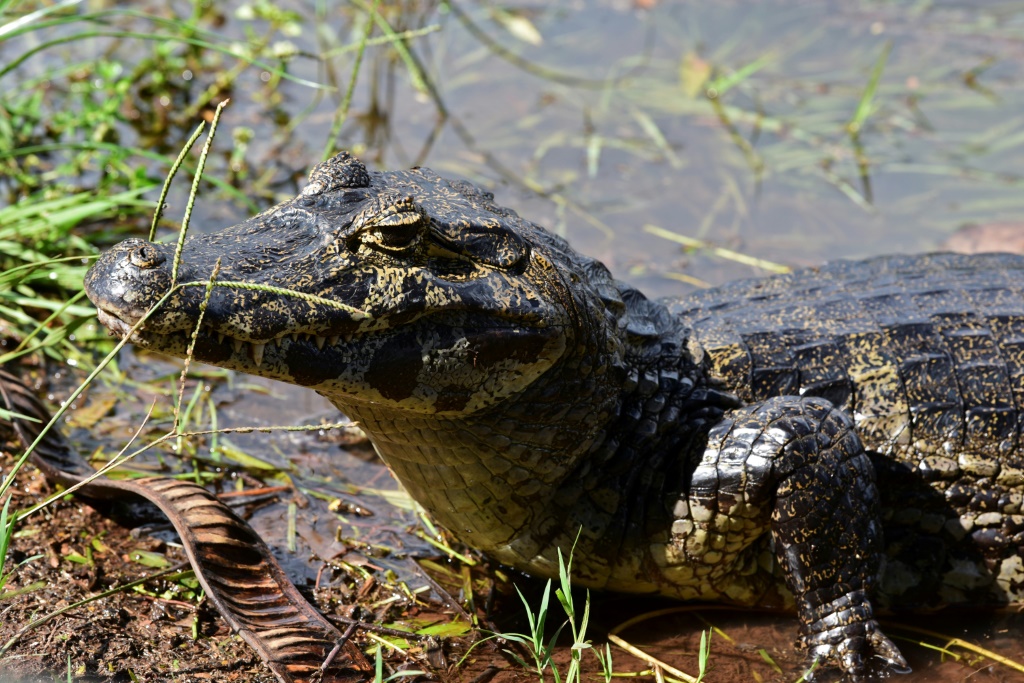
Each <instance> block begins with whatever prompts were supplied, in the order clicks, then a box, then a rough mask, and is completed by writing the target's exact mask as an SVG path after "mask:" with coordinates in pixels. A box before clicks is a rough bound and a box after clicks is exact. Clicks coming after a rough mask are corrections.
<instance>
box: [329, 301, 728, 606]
mask: <svg viewBox="0 0 1024 683" xmlns="http://www.w3.org/2000/svg"><path fill="white" fill-rule="evenodd" d="M613 322H616V323H617V322H618V321H616V320H613ZM663 322H664V323H666V324H664V325H662V326H660V329H654V328H648V329H646V330H645V333H644V334H643V335H639V334H637V333H636V332H637V331H636V330H633V331H630V330H629V329H628V328H627V326H626V325H623V324H615V325H614V326H612V325H607V326H604V327H605V328H606V331H605V332H604V334H601V335H592V338H591V339H590V340H589V341H588V342H587V343H584V344H578V345H576V347H575V349H574V350H573V351H572V352H571V353H570V354H569V355H568V356H567V357H565V358H563V359H562V360H561V361H560V362H559V363H558V364H557V365H556V366H554V367H552V368H551V369H550V370H549V371H548V372H547V373H546V374H544V375H543V376H541V377H540V378H539V379H538V380H537V381H535V382H534V383H533V384H531V385H530V386H529V387H527V388H526V389H525V390H524V391H522V392H520V393H519V394H516V395H514V396H512V397H509V398H507V399H505V400H504V401H502V402H501V403H499V404H496V405H494V406H490V407H488V408H486V409H483V410H480V411H478V412H475V413H472V414H468V415H445V414H423V413H412V412H408V411H399V410H396V409H394V408H392V407H387V406H383V405H380V404H367V403H357V402H352V401H351V400H346V398H345V397H331V396H328V398H329V399H331V400H333V401H334V402H335V404H336V405H337V406H338V407H339V408H340V409H341V410H342V411H343V412H345V413H346V414H347V415H348V416H349V417H351V418H352V419H354V420H357V421H358V422H359V423H360V425H361V426H362V428H363V429H364V430H365V431H366V433H367V434H368V435H369V436H370V439H371V441H372V442H373V444H374V446H375V447H376V449H377V452H378V453H379V454H380V456H381V457H382V458H383V459H384V461H385V462H386V463H387V464H388V466H389V467H390V468H391V470H392V471H393V473H394V474H395V476H396V477H397V478H398V479H399V481H401V482H402V484H403V486H405V488H406V489H407V491H408V492H409V494H410V495H411V496H412V497H413V498H414V499H416V500H417V501H418V502H419V503H420V504H421V505H423V507H424V508H425V509H426V510H427V511H428V512H430V514H431V515H432V516H433V517H434V518H435V519H436V520H437V521H438V522H440V523H441V524H442V525H444V526H445V527H447V528H448V529H450V530H451V531H453V532H454V533H455V534H456V535H457V536H459V537H460V538H461V540H463V541H464V542H466V543H467V544H469V545H471V546H473V547H475V548H479V549H481V550H483V551H484V552H486V553H488V554H489V555H491V556H492V557H494V558H496V559H498V560H500V561H502V562H505V563H507V564H510V565H512V566H514V567H517V568H519V569H523V570H529V571H530V572H532V573H540V574H542V575H543V574H547V575H557V567H558V565H557V554H556V551H555V548H559V547H560V548H562V550H563V553H567V552H568V551H569V549H570V548H572V547H573V543H574V541H575V540H576V535H577V532H579V534H580V539H579V542H578V544H577V555H576V556H577V558H587V559H586V560H585V561H583V562H580V561H577V562H576V563H575V564H574V568H573V571H574V575H575V578H576V579H577V580H581V581H582V582H583V583H584V584H589V585H592V586H608V587H614V586H613V584H614V583H615V582H616V579H615V576H616V575H617V574H620V573H621V571H620V569H621V568H618V569H617V568H616V567H617V564H618V563H619V562H620V560H619V559H618V558H620V557H621V558H636V557H638V556H639V555H640V554H639V553H636V552H627V550H626V548H625V547H624V545H623V544H624V543H626V540H625V539H627V538H634V539H638V538H644V539H648V540H649V537H648V536H646V535H643V534H636V533H632V534H630V533H627V532H626V530H627V527H635V526H636V525H637V524H641V525H644V526H650V527H651V528H655V527H657V528H662V529H666V530H667V529H668V528H669V527H670V526H671V523H670V522H669V523H666V522H665V521H664V517H665V516H666V515H668V514H669V513H670V511H668V510H664V509H663V507H664V502H663V501H665V500H668V498H667V497H666V496H663V495H662V494H661V491H672V490H675V491H678V490H681V489H682V488H683V487H684V486H685V483H686V480H687V478H688V472H689V471H692V466H690V467H688V464H691V463H690V461H691V460H692V458H689V457H687V450H693V444H694V443H700V442H701V439H700V437H701V436H702V435H703V434H699V433H698V432H701V431H703V432H705V433H706V428H705V427H704V426H703V425H704V422H705V420H702V419H701V416H702V415H703V414H707V417H708V420H707V422H708V424H710V421H713V420H715V419H717V418H718V416H719V415H721V413H722V411H723V408H722V407H721V406H720V405H719V404H720V403H722V396H721V395H720V394H718V393H717V392H715V391H713V390H711V389H709V388H708V387H707V386H706V382H705V377H706V373H705V371H704V368H703V362H702V356H703V354H701V353H700V352H699V350H697V357H695V355H694V351H695V349H693V348H691V347H690V346H689V344H688V340H687V337H688V335H687V332H686V330H684V329H682V328H681V327H680V326H679V325H678V323H674V324H673V322H672V321H671V320H670V319H668V318H665V320H664V321H663ZM729 400H731V399H728V398H727V399H726V401H725V402H726V403H728V402H729ZM630 501H635V502H630ZM641 501H652V503H651V504H650V505H645V504H641ZM654 501H657V503H654ZM655 518H656V519H655ZM648 540H645V541H644V543H647V542H648ZM621 561H626V560H621ZM627 571H628V572H633V573H635V572H636V571H638V569H637V568H636V567H630V568H627ZM628 580H629V581H633V582H635V577H630V578H629V579H628ZM624 581H626V579H624Z"/></svg>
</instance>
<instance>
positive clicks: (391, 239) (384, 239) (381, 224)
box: [359, 199, 430, 252]
mask: <svg viewBox="0 0 1024 683" xmlns="http://www.w3.org/2000/svg"><path fill="white" fill-rule="evenodd" d="M362 222H363V226H362V227H361V232H360V233H359V237H360V239H361V240H362V241H363V243H364V244H368V245H370V246H372V247H375V248H377V249H383V250H384V251H392V252H400V251H404V250H407V249H409V248H411V247H413V246H415V245H416V244H417V243H418V242H419V239H420V236H421V235H422V234H423V233H424V231H425V229H426V227H427V226H428V225H429V223H430V219H429V218H428V217H427V215H426V214H425V213H424V212H423V210H422V209H421V208H420V207H418V206H416V204H415V203H414V202H413V201H412V200H411V199H405V200H402V201H399V202H396V203H394V204H392V205H390V206H388V207H387V208H385V209H384V210H382V211H377V212H374V213H373V214H372V215H370V216H367V217H365V218H364V219H363V221H362Z"/></svg>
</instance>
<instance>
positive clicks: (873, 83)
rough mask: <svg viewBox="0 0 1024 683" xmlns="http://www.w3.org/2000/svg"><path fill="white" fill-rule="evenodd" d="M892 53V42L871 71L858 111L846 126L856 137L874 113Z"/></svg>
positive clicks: (886, 46)
mask: <svg viewBox="0 0 1024 683" xmlns="http://www.w3.org/2000/svg"><path fill="white" fill-rule="evenodd" d="M890 52H892V41H889V42H887V43H886V44H885V47H884V48H882V54H880V55H878V60H877V61H876V62H875V67H874V68H873V69H872V70H871V78H870V79H869V80H868V84H867V86H866V87H865V88H864V92H863V94H861V96H860V102H858V103H857V109H856V110H855V111H854V112H853V118H851V119H850V122H849V123H847V124H846V129H847V130H848V131H850V133H851V134H853V135H856V134H858V133H860V131H861V130H862V129H863V128H864V124H865V123H866V122H867V120H868V118H869V117H870V116H871V114H872V113H873V112H874V100H875V92H876V91H877V90H878V83H879V81H881V80H882V72H883V71H885V64H886V62H887V61H888V60H889V53H890Z"/></svg>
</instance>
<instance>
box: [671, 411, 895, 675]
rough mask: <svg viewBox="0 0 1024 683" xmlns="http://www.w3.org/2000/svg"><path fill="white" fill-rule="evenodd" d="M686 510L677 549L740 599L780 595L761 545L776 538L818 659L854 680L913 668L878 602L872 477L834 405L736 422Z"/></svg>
mask: <svg viewBox="0 0 1024 683" xmlns="http://www.w3.org/2000/svg"><path fill="white" fill-rule="evenodd" d="M682 508H684V509H683V510H680V509H679V506H677V512H680V511H682V512H685V513H687V514H686V515H685V516H683V518H682V519H677V520H676V522H675V524H674V526H673V532H674V538H673V545H676V547H679V544H681V545H682V547H681V548H680V549H681V550H683V551H684V552H685V555H686V557H687V560H688V561H690V562H692V563H694V564H695V565H696V566H697V567H698V570H697V571H698V572H700V571H701V568H702V566H703V567H704V568H706V567H707V566H708V565H711V566H712V569H710V570H706V569H705V571H707V577H706V578H707V581H708V584H709V585H712V586H713V585H715V584H716V583H717V584H718V585H717V586H716V587H715V590H717V591H719V592H720V594H721V595H723V596H725V597H730V598H732V599H734V600H736V601H737V602H746V601H754V602H756V601H758V598H757V596H756V595H755V594H754V592H755V591H757V590H765V589H768V588H769V586H770V582H769V581H768V580H767V578H768V575H770V573H771V571H772V570H771V568H770V567H767V568H766V567H765V565H766V564H768V563H769V562H768V561H767V560H768V558H769V557H770V555H767V552H766V551H767V550H768V548H767V546H766V544H764V543H763V542H762V543H760V544H758V543H757V540H758V538H761V539H762V540H763V538H764V532H765V531H766V530H767V531H769V532H770V546H771V548H772V549H773V550H774V556H775V558H776V561H777V562H778V565H779V566H780V567H781V569H782V573H783V575H784V577H785V582H786V586H787V587H788V588H789V590H790V591H791V592H792V593H793V596H794V598H795V600H796V609H797V614H798V616H799V618H800V641H799V642H800V645H801V646H803V647H804V648H806V649H807V655H808V660H809V661H813V660H815V659H817V660H819V661H820V663H821V664H822V665H824V666H826V667H839V668H840V669H841V670H842V671H843V672H844V674H845V675H846V676H847V677H848V678H849V679H851V680H861V679H863V678H864V677H865V676H868V675H871V674H874V673H879V674H887V673H896V672H906V671H909V669H907V664H906V661H905V660H904V659H903V656H902V655H901V654H900V652H899V650H898V649H897V647H896V646H895V645H894V644H893V643H892V642H891V641H890V640H889V639H888V638H887V637H886V636H885V635H884V634H883V633H882V631H881V629H880V627H879V625H878V622H876V621H875V618H874V611H873V609H872V605H871V595H872V593H873V591H874V587H875V585H876V584H877V582H878V573H879V566H880V562H881V553H882V549H883V545H882V527H881V520H880V516H879V515H880V512H879V497H878V490H877V488H876V486H875V475H874V470H873V468H872V467H871V462H870V461H869V460H868V457H867V455H866V454H865V452H864V447H863V445H862V444H861V442H860V439H859V438H858V436H857V434H856V433H855V432H854V428H853V424H852V422H851V420H850V418H849V417H847V416H846V415H845V414H844V413H843V412H841V411H839V410H837V409H836V408H835V407H834V406H833V405H832V404H831V403H829V402H828V401H826V400H824V399H818V398H799V397H793V396H783V397H777V398H772V399H769V400H767V401H764V402H762V403H758V404H755V405H751V406H747V407H745V408H742V409H738V410H734V411H731V412H729V413H727V414H726V415H725V418H724V419H723V420H722V421H721V422H720V423H718V424H717V425H715V427H714V428H713V429H712V430H711V432H710V434H709V440H708V445H707V448H706V450H705V452H704V456H703V458H702V460H701V462H700V464H699V465H698V466H697V468H696V470H695V471H694V473H693V476H692V478H691V481H690V486H689V490H688V494H687V495H686V505H684V506H682ZM685 508H688V509H685ZM678 532H685V533H684V534H678ZM715 546H718V547H717V548H716V547H715ZM759 547H760V553H759V552H758V548H759ZM759 555H760V556H759ZM716 564H717V565H718V566H717V567H715V565H716ZM722 565H731V566H727V567H723V566H722ZM716 569H717V571H716ZM730 591H732V592H733V594H732V595H730ZM875 658H877V659H875Z"/></svg>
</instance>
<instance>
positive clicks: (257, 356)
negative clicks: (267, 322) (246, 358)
mask: <svg viewBox="0 0 1024 683" xmlns="http://www.w3.org/2000/svg"><path fill="white" fill-rule="evenodd" d="M266 347H267V345H266V344H257V343H256V342H250V344H249V355H250V356H251V357H252V362H253V363H255V364H256V367H259V366H260V363H262V362H263V349H265V348H266Z"/></svg>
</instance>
